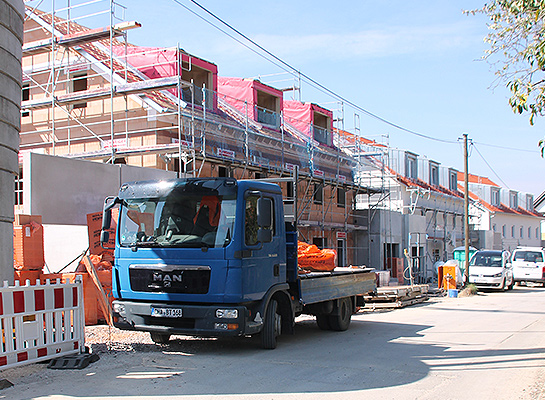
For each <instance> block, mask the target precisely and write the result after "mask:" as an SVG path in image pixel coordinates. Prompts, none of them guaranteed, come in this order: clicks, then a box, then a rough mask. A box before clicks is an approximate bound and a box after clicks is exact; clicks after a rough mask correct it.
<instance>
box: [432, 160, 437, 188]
mask: <svg viewBox="0 0 545 400" xmlns="http://www.w3.org/2000/svg"><path fill="white" fill-rule="evenodd" d="M430 185H435V186H438V185H439V164H437V163H432V162H430Z"/></svg>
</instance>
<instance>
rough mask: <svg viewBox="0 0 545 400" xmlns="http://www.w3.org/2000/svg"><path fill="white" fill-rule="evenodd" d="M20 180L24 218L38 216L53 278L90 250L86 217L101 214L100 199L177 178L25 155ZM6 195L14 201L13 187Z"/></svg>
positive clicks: (124, 167) (167, 173) (158, 172)
mask: <svg viewBox="0 0 545 400" xmlns="http://www.w3.org/2000/svg"><path fill="white" fill-rule="evenodd" d="M23 177H24V178H23V196H24V200H23V213H24V214H33V215H41V216H42V221H43V225H44V252H45V262H46V265H47V269H49V270H50V271H51V272H56V271H58V270H59V269H61V268H63V267H64V266H65V265H67V264H68V263H69V262H70V261H71V260H72V259H74V258H76V257H77V256H78V254H80V253H81V252H82V251H83V250H85V249H86V248H87V246H89V240H88V234H87V214H90V213H94V212H97V211H101V210H102V206H103V203H104V199H105V198H106V197H107V196H113V195H116V194H117V192H118V190H119V187H120V186H121V184H123V183H124V182H130V181H138V180H149V179H169V178H175V177H176V173H175V172H172V171H162V170H158V169H152V168H141V167H132V166H127V165H119V164H118V165H112V164H102V163H96V162H90V161H81V160H73V159H69V158H63V157H54V156H47V155H43V154H34V153H25V154H24V155H23ZM10 189H11V191H10V196H11V198H13V184H12V185H11V186H10ZM10 235H11V236H10V237H13V231H11V232H10ZM11 254H13V250H12V251H11ZM11 263H12V264H13V261H11ZM75 266H76V265H75V264H74V265H73V266H71V267H69V268H67V269H66V271H73V270H74V268H75ZM12 275H13V273H12Z"/></svg>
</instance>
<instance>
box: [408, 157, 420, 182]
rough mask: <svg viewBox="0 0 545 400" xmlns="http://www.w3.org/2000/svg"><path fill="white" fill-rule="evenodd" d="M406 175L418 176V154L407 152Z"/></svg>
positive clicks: (412, 177) (414, 177)
mask: <svg viewBox="0 0 545 400" xmlns="http://www.w3.org/2000/svg"><path fill="white" fill-rule="evenodd" d="M405 176H406V177H407V178H411V179H416V178H418V163H417V158H416V154H412V153H407V154H406V158H405Z"/></svg>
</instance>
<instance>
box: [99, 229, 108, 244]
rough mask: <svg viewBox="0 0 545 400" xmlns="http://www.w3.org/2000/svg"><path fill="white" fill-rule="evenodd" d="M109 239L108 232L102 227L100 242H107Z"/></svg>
mask: <svg viewBox="0 0 545 400" xmlns="http://www.w3.org/2000/svg"><path fill="white" fill-rule="evenodd" d="M109 240H110V232H108V231H106V230H104V228H102V231H101V232H100V243H102V244H104V243H108V241H109Z"/></svg>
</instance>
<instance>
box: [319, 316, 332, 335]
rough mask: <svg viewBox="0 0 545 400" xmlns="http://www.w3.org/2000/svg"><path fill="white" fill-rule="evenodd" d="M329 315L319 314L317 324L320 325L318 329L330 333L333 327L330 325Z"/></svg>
mask: <svg viewBox="0 0 545 400" xmlns="http://www.w3.org/2000/svg"><path fill="white" fill-rule="evenodd" d="M329 317H330V315H329V314H317V315H316V324H318V328H320V329H321V330H323V331H330V330H331V325H330V324H329Z"/></svg>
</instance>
